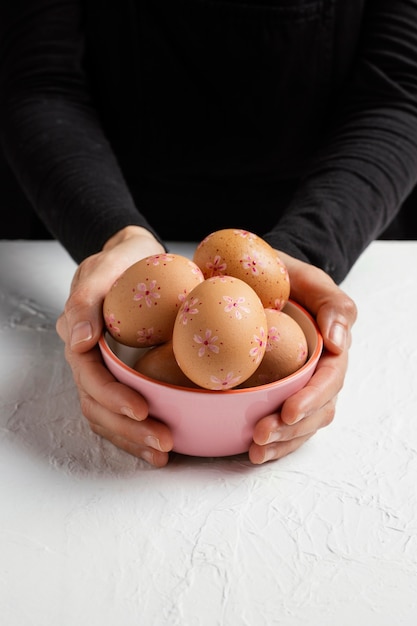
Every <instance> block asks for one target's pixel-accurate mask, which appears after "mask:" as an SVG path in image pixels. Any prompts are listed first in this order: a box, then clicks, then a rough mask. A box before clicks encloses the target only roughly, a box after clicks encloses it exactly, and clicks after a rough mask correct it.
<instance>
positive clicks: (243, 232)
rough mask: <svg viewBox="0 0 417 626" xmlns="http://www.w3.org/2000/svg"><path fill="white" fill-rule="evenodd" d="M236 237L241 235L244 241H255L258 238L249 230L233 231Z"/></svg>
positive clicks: (238, 229)
mask: <svg viewBox="0 0 417 626" xmlns="http://www.w3.org/2000/svg"><path fill="white" fill-rule="evenodd" d="M233 232H234V234H235V235H239V237H242V239H249V241H254V240H255V239H256V238H257V237H256V235H255V234H254V233H251V232H250V231H249V230H242V229H240V228H237V229H233Z"/></svg>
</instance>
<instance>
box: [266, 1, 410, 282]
mask: <svg viewBox="0 0 417 626" xmlns="http://www.w3.org/2000/svg"><path fill="white" fill-rule="evenodd" d="M365 5H366V11H365V14H364V23H363V27H362V33H361V41H360V49H359V53H358V56H357V61H356V64H355V67H354V71H353V73H352V77H351V80H350V82H349V84H348V85H347V86H346V88H345V89H344V90H343V92H341V94H340V99H339V105H338V107H337V109H336V110H335V115H334V116H333V119H332V120H329V132H328V135H327V137H326V139H325V141H323V143H322V148H321V150H320V151H319V153H318V154H316V156H315V158H314V160H313V162H312V163H311V166H310V167H309V169H308V172H307V173H306V175H305V177H304V179H303V181H302V183H301V185H300V186H299V187H298V191H297V193H296V194H295V197H294V198H293V200H292V202H291V204H290V206H288V207H287V210H286V212H285V214H284V216H283V218H282V219H281V220H280V222H279V224H278V225H277V227H276V228H274V229H273V230H271V231H270V232H269V233H268V234H266V235H264V236H265V239H267V240H268V241H269V242H270V243H271V244H272V245H274V246H275V247H276V248H278V249H282V250H284V251H286V252H288V253H289V254H293V255H294V256H297V257H299V258H302V259H304V260H307V261H309V262H311V263H314V264H316V265H318V266H319V267H322V268H323V269H324V270H325V271H326V272H328V273H329V274H330V275H332V276H333V278H334V279H335V280H336V281H337V282H340V281H341V280H342V279H343V278H344V277H345V276H346V274H347V273H348V271H349V270H350V268H351V267H352V265H353V264H354V263H355V261H356V259H357V258H358V257H359V255H360V254H361V253H362V252H363V250H364V249H365V248H366V247H367V245H369V243H370V242H371V241H372V240H373V239H375V238H377V237H378V236H379V234H380V233H381V232H382V231H383V230H384V228H385V227H386V226H387V224H388V223H389V222H390V221H391V220H392V219H393V217H394V216H395V214H396V213H397V211H398V210H399V208H400V206H401V204H402V202H403V201H404V200H405V198H406V197H407V195H408V194H409V193H410V191H411V190H412V188H413V186H414V185H415V184H416V182H417V0H370V1H369V2H367V3H365Z"/></svg>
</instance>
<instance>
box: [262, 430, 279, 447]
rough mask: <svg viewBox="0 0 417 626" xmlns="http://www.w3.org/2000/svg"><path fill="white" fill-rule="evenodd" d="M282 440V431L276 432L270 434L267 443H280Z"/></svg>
mask: <svg viewBox="0 0 417 626" xmlns="http://www.w3.org/2000/svg"><path fill="white" fill-rule="evenodd" d="M280 439H281V431H279V430H275V431H273V432H270V433H269V436H268V439H267V440H266V441H265V443H266V444H267V443H274V441H279V440H280Z"/></svg>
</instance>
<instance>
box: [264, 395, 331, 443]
mask: <svg viewBox="0 0 417 626" xmlns="http://www.w3.org/2000/svg"><path fill="white" fill-rule="evenodd" d="M336 400H337V398H336V397H334V398H332V399H331V400H330V401H329V402H327V403H326V404H325V405H324V406H322V407H321V408H320V409H319V410H318V411H316V412H315V413H313V414H312V415H310V416H308V417H305V418H304V419H302V420H300V421H298V422H295V423H294V424H287V423H285V422H284V421H283V420H282V418H281V414H280V413H274V414H272V415H268V416H267V417H264V418H263V419H261V420H259V422H258V423H257V424H256V426H255V428H254V431H253V440H254V442H255V443H256V444H258V445H260V446H265V445H268V444H270V443H275V442H278V441H289V440H290V439H295V438H298V437H304V436H305V435H309V434H312V433H315V432H316V431H317V430H319V429H320V428H324V427H325V426H328V425H329V424H331V422H332V421H333V419H334V416H335V413H336Z"/></svg>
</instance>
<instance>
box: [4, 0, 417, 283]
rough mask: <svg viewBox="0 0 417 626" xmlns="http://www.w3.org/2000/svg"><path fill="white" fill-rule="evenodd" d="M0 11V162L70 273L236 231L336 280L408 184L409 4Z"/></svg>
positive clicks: (167, 3) (53, 5) (85, 4)
mask: <svg viewBox="0 0 417 626" xmlns="http://www.w3.org/2000/svg"><path fill="white" fill-rule="evenodd" d="M1 4H2V6H1V7H0V106H1V109H0V136H1V141H2V147H3V150H4V153H5V154H6V157H7V159H8V161H9V163H10V165H11V167H12V169H13V171H14V172H15V174H16V177H17V179H18V181H19V183H20V185H21V187H22V189H23V190H24V191H25V193H26V195H27V197H28V198H29V199H30V201H31V203H32V204H33V206H34V208H35V210H36V211H37V213H38V214H39V216H40V217H41V219H42V220H43V221H44V223H45V224H46V226H47V227H48V229H49V230H50V231H51V233H52V234H53V235H54V236H55V237H56V238H57V239H58V240H60V241H61V242H62V244H63V245H64V246H65V248H66V249H67V250H68V252H69V253H70V254H71V255H72V257H73V258H74V259H75V260H76V261H77V262H79V261H81V260H82V259H84V258H85V257H86V256H88V255H90V254H92V253H94V252H97V251H98V250H100V249H101V247H102V246H103V244H104V243H105V241H106V240H107V239H108V238H109V237H110V236H111V235H113V234H114V233H115V232H116V231H117V230H118V229H120V228H122V227H124V226H126V225H129V224H138V225H143V226H146V227H147V228H149V229H150V230H152V231H153V232H154V233H155V234H157V236H158V237H159V238H160V239H161V240H162V241H163V240H176V239H177V240H184V239H191V240H195V241H197V240H200V239H202V238H203V237H204V236H205V235H207V234H208V233H209V232H212V231H213V230H216V229H218V228H223V227H237V228H246V229H248V230H252V231H254V232H256V233H257V234H259V235H261V236H263V237H264V238H265V239H266V240H267V241H269V243H271V244H272V245H273V246H274V247H276V248H278V249H281V250H284V251H286V252H288V253H289V254H293V255H294V256H297V257H299V258H301V259H304V260H307V261H308V262H311V263H314V264H316V265H318V266H319V267H322V268H323V269H324V270H325V271H327V272H328V273H329V274H330V275H332V276H333V278H334V279H335V280H336V281H337V282H340V281H341V280H342V279H343V278H344V277H345V276H346V274H347V272H348V271H349V270H350V268H351V267H352V265H353V264H354V262H355V261H356V259H357V258H358V256H359V255H360V254H361V252H362V251H363V250H364V249H365V248H366V246H367V245H368V244H369V243H370V242H371V241H372V240H373V239H375V238H376V237H377V236H378V235H379V234H380V233H381V232H382V231H383V229H384V228H385V227H386V226H387V224H388V223H389V222H390V221H391V220H392V219H393V217H394V216H395V214H396V213H397V212H398V210H399V208H400V206H401V204H402V202H403V201H404V199H405V198H406V197H407V195H408V194H409V193H410V191H411V190H412V188H413V187H414V186H415V185H416V183H417V0H349V1H348V2H347V1H345V0H258V1H256V0H228V1H227V0H177V1H176V2H173V1H172V0H142V1H140V0H136V1H135V0H78V1H77V0H13V2H10V3H9V2H6V1H5V0H3V2H2V3H1ZM6 5H7V6H6ZM0 199H1V189H0ZM3 208H4V207H3Z"/></svg>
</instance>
